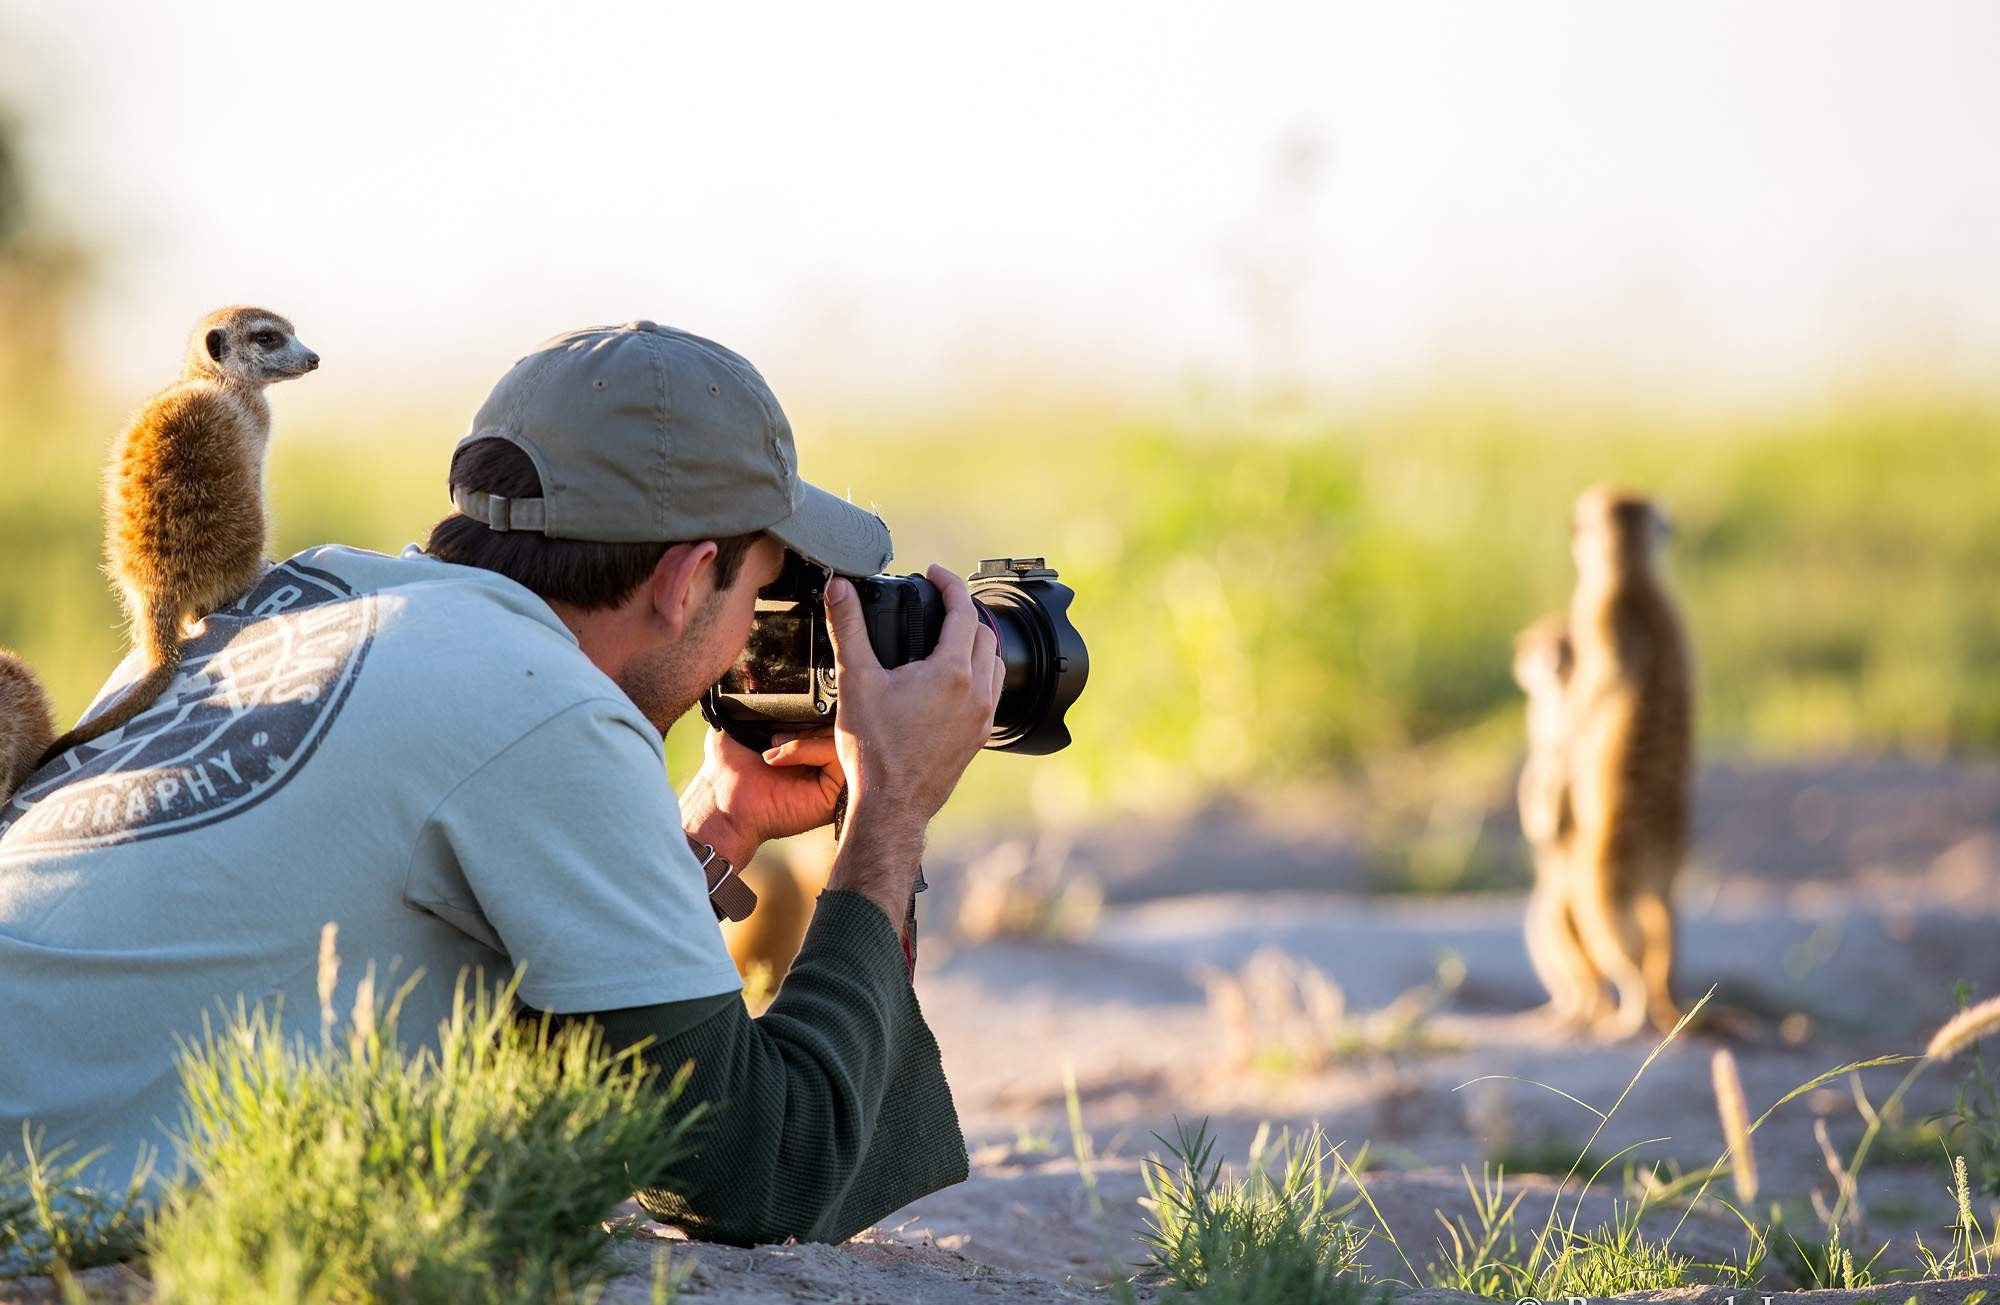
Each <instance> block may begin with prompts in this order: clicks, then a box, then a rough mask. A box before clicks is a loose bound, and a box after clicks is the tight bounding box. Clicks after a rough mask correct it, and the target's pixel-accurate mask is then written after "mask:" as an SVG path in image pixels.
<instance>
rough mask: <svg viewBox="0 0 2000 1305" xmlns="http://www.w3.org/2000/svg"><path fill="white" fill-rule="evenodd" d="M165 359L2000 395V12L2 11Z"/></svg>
mask: <svg viewBox="0 0 2000 1305" xmlns="http://www.w3.org/2000/svg"><path fill="white" fill-rule="evenodd" d="M0 41H4V42H5V44H6V45H7V46H9V47H11V51H10V53H8V54H7V55H6V56H5V58H4V59H0V90H4V91H5V93H6V94H7V95H8V96H9V97H10V98H11V99H12V100H13V101H14V102H15V104H16V105H17V106H18V107H19V108H21V109H24V110H25V111H27V113H28V114H29V116H30V118H31V120H32V125H33V127H34V129H35V134H34V136H33V138H32V144H33V146H34V148H35V151H36V154H35V157H36V158H37V159H38V160H39V161H40V162H41V163H43V164H44V165H45V168H46V170H47V172H48V174H49V175H48V177H47V182H48V186H49V189H50V192H51V198H52V199H53V200H55V201H56V202H58V203H59V204H60V205H61V206H62V211H63V212H64V213H65V214H66V215H68V216H69V217H70V218H71V219H72V220H73V221H75V222H76V223H77V224H78V227H79V229H80V230H83V231H84V232H85V233H86V234H87V235H88V237H89V238H90V239H92V240H93V241H95V242H97V243H98V244H99V245H100V246H101V247H103V248H104V249H106V250H107V251H108V252H109V254H110V258H109V260H108V262H107V263H106V265H105V266H104V268H103V275H102V277H101V279H100V282H99V284H98V287H97V289H96V291H95V294H94V297H93V299H92V303H91V311H90V312H89V314H88V316H87V319H86V321H85V323H84V325H83V329H82V331H81V334H80V339H81V341H82V342H83V344H84V347H85V349H86V350H87V351H88V354H89V356H90V357H91V359H92V367H93V370H97V369H99V368H100V365H101V370H102V372H103V374H104V376H105V379H106V383H107V384H110V385H115V386H119V387H131V388H134V390H135V393H137V392H143V390H144V389H146V388H150V387H151V386H152V385H154V384H158V383H160V382H162V381H164V380H165V379H166V376H167V374H168V373H170V372H171V370H172V368H173V364H174V361H175V360H176V358H177V357H178V355H179V352H180V349H181V341H182V337H183V335H184V333H185V331H186V330H187V328H188V326H189V325H190V324H191V323H192V322H193V320H194V319H195V318H196V317H197V316H198V315H199V314H200V313H201V312H202V311H204V310H205V309H207V308H210V307H213V306H216V305H218V304H220V303H224V302H231V301H250V302H257V303H262V304H265V305H266V306H268V307H271V308H274V309H277V310H278V311H280V312H283V313H285V314H287V315H288V316H290V317H292V318H293V320H294V321H295V322H296V323H297V324H298V326H299V329H300V334H301V336H302V337H303V338H305V339H306V340H307V341H308V342H309V343H310V344H312V345H313V347H315V348H317V349H318V350H319V351H320V352H321V353H322V354H323V355H324V356H325V357H326V359H327V366H326V369H325V370H324V371H323V372H322V373H321V375H320V376H318V377H316V378H315V379H314V382H313V383H314V385H315V386H316V387H320V389H322V390H323V391H324V392H325V393H324V394H323V396H322V397H323V398H325V399H327V400H328V401H334V400H338V399H349V400H354V401H357V402H361V401H367V400H369V399H371V398H377V397H379V396H381V395H382V394H384V393H390V392H397V391H399V387H412V386H415V387H424V388H428V389H429V390H431V391H432V392H434V393H444V394H449V393H454V392H460V391H465V390H467V389H468V388H469V389H470V390H471V391H473V392H474V393H473V398H474V400H475V401H476V397H477V393H476V392H477V391H479V390H481V389H483V386H484V384H486V383H488V382H490V380H491V379H492V378H494V377H496V376H497V375H498V374H499V372H500V371H501V370H504V368H505V367H506V365H507V364H508V363H510V362H511V361H512V359H513V358H514V357H516V356H517V355H519V354H520V353H523V352H525V351H526V350H527V349H528V348H530V347H531V346H532V345H533V344H534V343H535V342H536V341H537V340H539V339H540V338H542V337H544V336H546V335H548V334H551V333H553V332H555V331H557V330H559V329H563V328H567V327H571V326H576V325H582V324H587V323H591V322H597V321H621V320H625V319H627V318H631V317H636V316H646V317H653V318H656V319H658V320H661V321H666V322H671V323H674V324H676V325H680V326H685V327H688V328H690V329H693V330H697V331H700V332H702V333H704V334H708V335H712V336H715V337H717V338H719V339H721V340H723V341H724V342H725V343H729V344H731V345H733V346H735V347H736V348H738V349H740V350H742V351H743V352H745V353H746V354H748V355H749V356H750V357H751V358H752V359H753V360H754V361H757V362H758V363H759V364H760V365H761V366H763V367H764V369H765V370H766V372H767V373H769V374H771V375H772V377H773V380H774V382H775V383H777V384H778V388H779V392H780V394H781V396H782V395H784V394H787V393H790V392H806V393H816V394H833V395H841V396H859V397H863V398H867V397H870V396H879V397H893V396H898V395H905V394H915V395H922V394H928V393H934V392H937V391H939V390H945V389H949V388H950V387H953V386H956V385H959V384H963V383H966V382H967V381H982V380H990V379H992V378H994V377H996V376H997V377H1004V378H1013V379H1015V380H1020V379H1025V378H1033V377H1037V376H1048V377H1050V378H1052V381H1053V383H1054V384H1056V385H1059V386H1061V387H1063V388H1066V389H1075V388H1084V389H1093V388H1101V389H1105V390H1108V391H1113V392H1138V393H1145V392H1149V391H1153V392H1157V391H1160V390H1162V389H1163V388H1165V389H1172V388H1174V387H1184V386H1187V385H1189V384H1221V385H1225V386H1227V385H1233V384H1240V383H1242V382H1243V381H1245V380H1246V379H1247V378H1250V377H1252V376H1255V375H1296V376H1299V377H1302V378H1304V379H1305V380H1306V381H1308V382H1309V383H1310V384H1313V385H1316V386H1320V387H1323V388H1326V389H1328V390H1329V391H1334V392H1367V391H1370V390H1373V389H1377V388H1383V387H1396V386H1399V385H1407V384H1412V383H1421V382H1423V381H1424V380H1425V379H1427V378H1433V377H1436V376H1439V375H1453V374H1461V373H1465V372H1472V373H1476V374H1482V375H1488V376H1497V377H1501V378H1509V377H1511V378H1517V379H1519V378H1525V379H1527V380H1530V381H1533V380H1536V379H1538V378H1568V379H1572V380H1577V381H1580V382H1582V383H1586V384H1591V383H1598V382H1600V381H1602V382H1603V383H1609V384H1617V385H1627V386H1630V387H1634V388H1635V389H1637V390H1640V391H1645V390H1648V389H1651V390H1657V391H1660V392H1663V393H1676V392H1685V391H1688V390H1691V389H1708V388H1712V389H1713V390H1714V391H1715V392H1717V393H1736V392H1748V393H1762V392H1770V391H1775V392H1779V393H1795V392H1804V393H1809V394H1810V393H1815V392H1818V391H1821V390H1823V389H1825V388H1827V387H1829V386H1834V387H1837V386H1839V385H1841V384H1844V383H1847V382H1848V381H1850V380H1851V379H1852V378H1853V377H1854V376H1855V375H1856V374H1857V372H1858V371H1860V370H1863V369H1869V368H1874V367H1879V366H1884V365H1887V366H1893V367H1899V368H1904V369H1914V370H1917V371H1919V372H1926V373H1932V374H1935V375H1938V376H1942V377H1945V378H1947V379H1952V380H1958V381H1963V380H1973V381H1986V382H1988V383H1990V379H1991V378H1992V377H1993V376H1994V375H1996V374H2000V368H1996V363H2000V166H1996V159H2000V146H1996V137H2000V73H1996V70H2000V5H1996V4H1994V3H1992V2H1991V0H1959V2H1957V3H1945V2H1937V3H1923V4H1912V3H1908V2H1907V0H1900V2H1897V3H1879V4H1877V3H1825V2H1809V0H1798V2H1796V3H1760V4H1741V3H1675V4H1670V5H1663V4H1637V3H1608V2H1606V0H1577V2H1576V3H1535V4H1524V3H1504V4H1503V3H1490V2H1473V0H1468V2H1467V3H1463V4H1432V3H1402V2H1401V0H1398V2H1396V3H1383V2H1382V0H1368V2H1366V3H1337V4H1336V3H1327V4H1310V5H1309V4H1300V3H1284V2H1282V0H1280V2H1268V0H1251V2H1246V0H1237V2H1235V3H1230V4H1228V5H1221V4H1165V3H1154V4H1136V3H1135V4H1120V3H1105V2H1100V0H1064V2H1063V3H1047V4H1044V3H1014V4H1009V5H1004V6H968V5H951V4H937V3H934V2H933V3H923V4H896V5H866V4H854V5H827V4H815V5H786V4H759V5H704V6H690V5H685V4H678V3H663V2H661V0H647V2H644V3H593V4H589V5H574V6H571V5H560V4H554V3H548V2H547V0H542V2H541V3H532V4H529V3H505V2H498V0H485V2H484V3H478V4H447V3H425V2H424V0H403V3H399V4H386V3H375V2H373V0H367V2H363V3H346V4H340V5H298V4H271V3H268V2H266V3H261V4H256V5H240V6H239V5H226V4H220V3H200V2H197V0H177V2H176V3H173V4H164V3H162V4H150V3H137V2H136V0H135V2H133V3H118V2H117V0H63V2H62V3H56V2H55V0H39V2H38V0H0Z"/></svg>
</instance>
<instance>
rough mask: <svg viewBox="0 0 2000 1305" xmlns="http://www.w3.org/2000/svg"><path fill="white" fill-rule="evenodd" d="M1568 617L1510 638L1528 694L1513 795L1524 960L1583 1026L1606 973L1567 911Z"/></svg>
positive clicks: (1571, 821) (1567, 1018) (1570, 819)
mask: <svg viewBox="0 0 2000 1305" xmlns="http://www.w3.org/2000/svg"><path fill="white" fill-rule="evenodd" d="M1574 664H1575V656H1574V654H1573V653H1572V651H1571V649H1570V642H1569V616H1568V614H1567V613H1564V612H1551V613H1549V614H1548V615H1547V616H1544V617H1543V618H1542V619H1541V620H1539V621H1536V622H1535V623H1534V624H1533V625H1531V626H1529V627H1528V628H1527V629H1525V630H1523V631H1521V633H1520V634H1519V635H1517V636H1516V637H1515V639H1514V682H1515V683H1516V684H1518V685H1520V686H1521V691H1522V692H1523V693H1525V694H1527V696H1528V759H1527V762H1526V764H1525V765H1523V766H1522V767H1521V782H1520V785H1519V788H1518V790H1517V798H1518V801H1519V804H1520V811H1521V832H1522V834H1523V835H1524V836H1525V837H1526V838H1527V840H1528V847H1529V849H1530V850H1531V851H1532V852H1533V853H1534V858H1535V887H1534V891H1533V892H1531V893H1530V894H1529V895H1528V917H1527V942H1528V959H1529V961H1530V962H1531V963H1532V964H1533V965H1534V967H1535V974H1536V977H1538V978H1540V979H1541V981H1542V986H1543V987H1544V988H1546V989H1548V993H1549V1013H1550V1014H1552V1015H1553V1016H1555V1018H1556V1019H1557V1020H1558V1021H1560V1022H1561V1023H1564V1024H1570V1025H1587V1024H1591V1023H1594V1022H1595V1021H1596V1020H1598V1019H1599V1018H1601V1017H1602V1015H1603V1013H1604V980H1603V976H1602V975H1600V974H1599V973H1598V972H1597V967H1596V966H1595V965H1592V964H1591V963H1590V956H1589V954H1588V953H1587V952H1585V951H1584V947H1583V940H1582V938H1581V937H1579V936H1578V934H1577V931H1576V919H1575V915H1574V914H1573V912H1572V911H1571V910H1570V897H1571V894H1572V893H1573V891H1574V885H1573V883H1572V876H1571V873H1570V866H1569V854H1570V843H1571V841H1572V840H1573V839H1574V837H1575V834H1576V820H1575V816H1574V814H1573V812H1572V811H1571V809H1570V796H1569V757H1568V738H1567V733H1568V729H1569V708H1568V702H1567V695H1568V692H1569V681H1570V672H1571V670H1572V669H1573V667H1574Z"/></svg>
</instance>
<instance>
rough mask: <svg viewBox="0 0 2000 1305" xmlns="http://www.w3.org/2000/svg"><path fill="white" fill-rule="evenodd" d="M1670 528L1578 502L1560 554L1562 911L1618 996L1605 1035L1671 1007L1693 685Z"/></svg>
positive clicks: (1659, 520) (1635, 507)
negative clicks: (1568, 824)
mask: <svg viewBox="0 0 2000 1305" xmlns="http://www.w3.org/2000/svg"><path fill="white" fill-rule="evenodd" d="M1666 535H1667V524H1666V518H1665V517H1663V516H1662V515H1661V514H1660V513H1659V511H1658V510H1657V509H1655V508H1654V506H1653V505H1652V504H1651V503H1650V502H1648V501H1647V500H1646V499H1644V498H1641V497H1639V496H1637V495H1634V494H1627V493H1621V492H1618V491H1616V490H1612V489H1608V488H1605V487H1601V486H1600V487H1597V488H1593V489H1589V490H1586V491H1585V492H1584V493H1583V495H1582V496H1581V497H1579V498H1578V499H1577V501H1576V511H1575V515H1574V517H1573V520H1572V533H1571V542H1570V551H1571V554H1572V555H1573V557H1574V558H1575V561H1576V568H1577V583H1576V592H1575V594H1574V596H1573V598H1572V600H1571V603H1570V612H1569V638H1570V645H1571V648H1572V650H1573V653H1574V656H1575V659H1576V660H1575V665H1574V667H1573V669H1572V670H1571V672H1570V682H1569V691H1568V693H1567V694H1566V695H1565V700H1566V702H1567V704H1568V717H1569V727H1568V729H1567V730H1566V731H1565V737H1566V745H1567V752H1568V759H1569V764H1568V768H1567V769H1568V775H1569V795H1570V811H1571V816H1572V819H1573V820H1574V822H1575V830H1574V833H1573V834H1572V836H1571V839H1570V852H1569V856H1568V861H1569V864H1570V875H1571V884H1572V893H1571V897H1570V909H1571V912H1572V914H1573V916H1574V918H1575V920H1576V926H1577V933H1578V935H1579V936H1580V937H1581V939H1582V941H1583V946H1584V949H1585V952H1586V953H1587V954H1588V956H1589V957H1590V960H1591V961H1592V962H1593V963H1594V964H1595V965H1596V966H1597V968H1598V970H1599V971H1601V972H1602V973H1603V974H1604V976H1605V977H1606V978H1607V979H1609V980H1610V981H1611V986H1612V988H1613V989H1614V990H1615V992H1616V993H1617V999H1618V1006H1617V1010H1616V1011H1615V1013H1613V1014H1612V1015H1611V1016H1610V1017H1609V1020H1608V1021H1607V1022H1606V1023H1605V1025H1604V1027H1605V1031H1607V1032H1609V1033H1612V1034H1614V1035H1619V1036H1629V1035H1630V1034H1633V1033H1637V1032H1638V1031H1639V1030H1640V1029H1641V1028H1643V1027H1644V1026H1645V1023H1646V1020H1647V1019H1648V1017H1650V1018H1651V1019H1652V1021H1653V1023H1654V1024H1655V1025H1657V1026H1659V1027H1660V1028H1662V1029H1666V1028H1671V1027H1672V1026H1673V1024H1674V1022H1675V1021H1676V1020H1677V1019H1678V1018H1679V1017H1680V1012H1679V1008H1678V1007H1677V1006H1675V1004H1674V1000H1673V993H1672V989H1673V970H1674V947H1675V938H1674V913H1673V902H1672V891H1673V883H1674V878H1675V876H1676V875H1677V874H1678V873H1679V871H1680V867H1681V860H1682V857H1683V856H1684V855H1685V854H1686V851H1687V841H1688V826H1689V806H1690V786H1691V782H1692V775H1691V768H1692V765H1693V751H1694V703H1693V682H1692V681H1693V677H1692V674H1691V672H1690V665H1689V656H1688V648H1687V639H1686V636H1685V635H1684V634H1683V633H1682V628H1681V620H1680V615H1679V613H1678V612H1677V611H1676V610H1675V608H1674V603H1673V600H1672V599H1671V598H1670V597H1669V596H1668V594H1667V590H1666V586H1665V584H1664V582H1663V580H1662V578H1661V575H1660V570H1659V565H1658V563H1659V554H1660V551H1661V545H1662V544H1663V542H1664V540H1665V539H1666Z"/></svg>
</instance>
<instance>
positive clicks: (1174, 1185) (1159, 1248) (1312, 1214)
mask: <svg viewBox="0 0 2000 1305" xmlns="http://www.w3.org/2000/svg"><path fill="white" fill-rule="evenodd" d="M1154 1136H1155V1137H1156V1138H1158V1140H1159V1142H1160V1144H1161V1145H1162V1146H1163V1147H1165V1148H1166V1151H1167V1155H1166V1157H1165V1158H1162V1157H1160V1156H1157V1155H1155V1156H1151V1157H1149V1158H1148V1159H1147V1161H1146V1166H1145V1169H1144V1176H1145V1181H1146V1197H1145V1199H1144V1200H1143V1201H1142V1202H1141V1205H1142V1206H1143V1207H1144V1208H1145V1210H1146V1233H1145V1237H1144V1240H1145V1242H1146V1244H1147V1246H1148V1247H1149V1248H1150V1260H1151V1267H1152V1270H1153V1272H1154V1273H1155V1274H1156V1275H1157V1276H1158V1277H1159V1278H1161V1279H1163V1280H1164V1281H1166V1282H1169V1283H1171V1284H1172V1285H1173V1286H1174V1287H1176V1288H1178V1289H1179V1290H1181V1291H1184V1292H1189V1293H1194V1294H1197V1295H1198V1298H1199V1299H1200V1300H1201V1301H1202V1302H1204V1305H1210V1303H1217V1305H1219V1303H1221V1302H1242V1303H1243V1305H1263V1303H1264V1302H1270V1303H1271V1305H1278V1302H1354V1301H1360V1300H1363V1299H1367V1298H1370V1297H1372V1296H1375V1295H1377V1294H1378V1293H1377V1292H1373V1291H1370V1290H1369V1289H1368V1288H1367V1287H1366V1286H1365V1285H1364V1283H1363V1280H1362V1276H1361V1265H1360V1254H1361V1248H1362V1246H1363V1244H1364V1243H1366V1241H1367V1240H1368V1234H1367V1233H1366V1232H1365V1231H1363V1230H1361V1229H1359V1228H1356V1227H1355V1226H1354V1225H1352V1224H1351V1223H1349V1222H1348V1221H1347V1219H1346V1217H1345V1216H1346V1215H1347V1213H1348V1211H1349V1210H1351V1209H1352V1208H1353V1206H1354V1205H1355V1204H1356V1201H1355V1200H1352V1199H1351V1200H1349V1201H1348V1202H1347V1203H1346V1204H1345V1205H1336V1204H1335V1203H1334V1196H1335V1193H1336V1190H1337V1188H1338V1179H1337V1178H1336V1177H1335V1176H1334V1175H1333V1174H1332V1173H1330V1172H1329V1170H1330V1166H1331V1165H1332V1163H1333V1162H1334V1161H1335V1160H1336V1159H1337V1157H1338V1155H1339V1149H1338V1148H1337V1147H1335V1146H1332V1145H1330V1144H1328V1142H1327V1140H1326V1136H1325V1134H1323V1133H1322V1132H1320V1130H1319V1129H1318V1128H1314V1129H1312V1130H1310V1131H1309V1132H1308V1133H1306V1135H1305V1136H1304V1137H1302V1138H1300V1139H1298V1140H1297V1141H1296V1142H1294V1141H1293V1140H1292V1138H1291V1136H1290V1134H1289V1133H1280V1134H1279V1135H1278V1137H1277V1139H1276V1140H1275V1141H1273V1140H1272V1138H1271V1135H1270V1130H1269V1129H1268V1127H1267V1128H1264V1129H1260V1130H1258V1133H1257V1138H1256V1140H1255V1141H1254V1142H1253V1143H1252V1144H1251V1147H1250V1159H1249V1163H1248V1164H1247V1165H1246V1166H1245V1169H1244V1172H1243V1175H1242V1176H1241V1177H1230V1178H1225V1176H1224V1174H1223V1170H1222V1162H1221V1161H1219V1160H1217V1159H1215V1155H1214V1153H1215V1142H1214V1139H1213V1138H1211V1137H1210V1136H1209V1135H1208V1124H1207V1121H1203V1122H1202V1123H1201V1124H1199V1125H1197V1126H1196V1127H1195V1128H1194V1129H1192V1130H1190V1129H1188V1128H1187V1127H1186V1126H1185V1125H1181V1126H1180V1127H1179V1128H1178V1129H1177V1130H1176V1136H1175V1138H1174V1140H1173V1141H1171V1142H1169V1141H1168V1140H1167V1139H1165V1138H1163V1137H1159V1135H1158V1134H1155V1135H1154Z"/></svg>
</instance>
